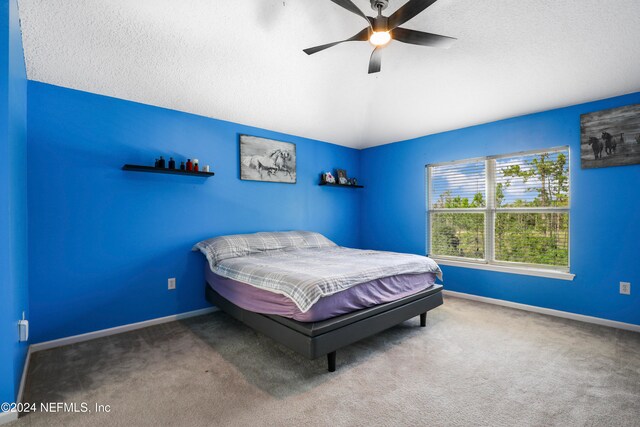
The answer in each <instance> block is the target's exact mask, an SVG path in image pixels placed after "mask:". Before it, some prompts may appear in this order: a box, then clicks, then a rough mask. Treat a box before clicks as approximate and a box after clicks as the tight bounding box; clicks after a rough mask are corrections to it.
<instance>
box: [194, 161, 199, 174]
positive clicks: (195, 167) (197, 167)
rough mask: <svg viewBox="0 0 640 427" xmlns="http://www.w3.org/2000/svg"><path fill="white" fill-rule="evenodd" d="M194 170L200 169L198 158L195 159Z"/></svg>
mask: <svg viewBox="0 0 640 427" xmlns="http://www.w3.org/2000/svg"><path fill="white" fill-rule="evenodd" d="M193 170H194V171H195V172H198V171H199V170H200V167H199V166H198V159H193Z"/></svg>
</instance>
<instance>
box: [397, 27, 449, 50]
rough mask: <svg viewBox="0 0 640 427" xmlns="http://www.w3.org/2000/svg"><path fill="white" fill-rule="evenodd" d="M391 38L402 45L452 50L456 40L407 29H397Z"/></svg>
mask: <svg viewBox="0 0 640 427" xmlns="http://www.w3.org/2000/svg"><path fill="white" fill-rule="evenodd" d="M391 38H392V39H393V40H397V41H399V42H402V43H409V44H418V45H420V46H430V47H442V48H444V49H448V48H450V47H451V46H452V45H453V44H454V43H455V42H456V40H458V39H456V38H454V37H447V36H441V35H439V34H432V33H423V32H422V31H415V30H408V29H406V28H400V27H398V28H396V29H395V30H393V31H391Z"/></svg>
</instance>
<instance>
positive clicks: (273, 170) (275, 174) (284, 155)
mask: <svg viewBox="0 0 640 427" xmlns="http://www.w3.org/2000/svg"><path fill="white" fill-rule="evenodd" d="M240 179H242V180H248V181H268V182H282V183H286V184H295V183H296V145H295V144H292V143H290V142H282V141H275V140H273V139H266V138H260V137H258V136H249V135H240Z"/></svg>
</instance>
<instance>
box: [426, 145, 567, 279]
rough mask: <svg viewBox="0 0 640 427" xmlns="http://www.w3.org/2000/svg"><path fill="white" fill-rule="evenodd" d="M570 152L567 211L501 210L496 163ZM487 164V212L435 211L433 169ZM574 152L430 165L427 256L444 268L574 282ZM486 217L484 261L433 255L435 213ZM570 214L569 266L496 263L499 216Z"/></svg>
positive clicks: (564, 149)
mask: <svg viewBox="0 0 640 427" xmlns="http://www.w3.org/2000/svg"><path fill="white" fill-rule="evenodd" d="M558 152H567V165H568V168H569V173H568V176H567V185H568V197H569V202H568V205H567V206H566V207H535V208H521V207H516V208H514V207H500V208H499V207H497V206H496V198H495V188H496V181H497V179H496V178H497V176H496V160H498V159H503V158H511V157H518V156H527V155H532V154H542V153H558ZM480 161H482V162H484V164H485V198H486V206H485V207H484V208H433V207H432V202H433V196H434V194H433V192H432V191H431V184H432V179H431V173H432V168H434V167H439V166H449V165H455V164H464V163H474V162H480ZM571 169H572V168H571V149H570V147H569V146H559V147H551V148H547V149H537V150H528V151H519V152H515V153H507V154H500V155H494V156H485V157H473V158H468V159H462V160H454V161H448V162H439V163H430V164H427V165H425V175H426V176H425V179H426V186H425V190H426V193H427V194H426V197H425V200H426V216H427V221H426V223H427V224H426V225H427V252H428V256H432V258H433V259H435V260H436V261H438V262H439V263H441V264H443V265H451V266H459V267H469V268H476V269H481V270H492V271H501V272H511V273H516V274H525V275H533V276H542V277H550V278H559V279H565V280H573V278H574V276H575V275H573V274H571V273H570V269H571V202H572V196H571ZM473 212H477V213H484V215H485V230H484V233H485V235H484V242H485V247H484V259H477V258H466V257H458V256H453V255H438V254H433V255H432V253H433V250H432V242H433V239H432V227H433V218H432V215H431V214H432V213H473ZM505 212H506V213H566V214H567V215H568V217H567V222H568V223H567V266H553V265H546V264H533V263H523V262H515V261H500V260H496V259H495V224H496V216H497V214H498V213H505Z"/></svg>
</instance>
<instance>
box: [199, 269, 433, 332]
mask: <svg viewBox="0 0 640 427" xmlns="http://www.w3.org/2000/svg"><path fill="white" fill-rule="evenodd" d="M205 276H206V279H207V282H208V283H209V286H211V287H212V288H213V289H214V290H215V291H216V292H217V293H219V294H220V295H221V296H223V297H224V298H225V299H227V300H229V301H231V302H232V303H234V304H235V305H237V306H238V307H242V308H244V309H245V310H250V311H253V312H256V313H264V314H277V315H279V316H284V317H289V318H291V319H294V320H297V321H299V322H317V321H320V320H325V319H329V318H331V317H335V316H339V315H341V314H346V313H351V312H352V311H357V310H361V309H363V308H367V307H373V306H374V305H378V304H383V303H386V302H391V301H395V300H397V299H400V298H403V297H405V296H408V295H411V294H415V293H416V292H419V291H421V290H424V289H427V288H430V287H431V286H433V284H434V283H435V281H436V275H435V274H434V273H421V274H401V275H397V276H389V277H384V278H381V279H376V280H372V281H369V282H365V283H361V284H359V285H356V286H353V287H351V288H349V289H346V290H344V291H341V292H338V293H335V294H333V295H329V296H326V297H322V298H320V299H319V300H318V302H316V303H315V304H314V305H313V306H312V307H311V308H310V309H309V310H308V311H307V312H305V313H302V312H301V311H300V309H299V308H298V307H297V306H296V304H295V303H294V302H293V301H292V300H290V299H289V298H287V297H286V296H284V295H280V294H276V293H274V292H269V291H266V290H264V289H260V288H256V287H255V286H251V285H249V284H246V283H242V282H238V281H236V280H233V279H227V278H226V277H222V276H219V275H217V274H215V273H214V272H212V271H211V269H210V268H209V266H208V265H207V266H206V267H205Z"/></svg>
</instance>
